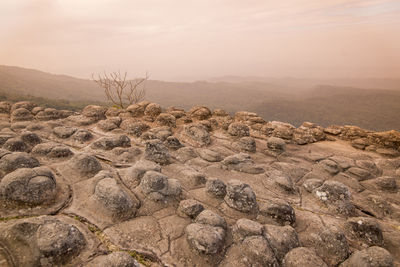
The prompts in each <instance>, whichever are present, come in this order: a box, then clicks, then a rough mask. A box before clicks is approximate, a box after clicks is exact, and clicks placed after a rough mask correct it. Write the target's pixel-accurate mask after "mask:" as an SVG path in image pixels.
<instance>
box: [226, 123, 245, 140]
mask: <svg viewBox="0 0 400 267" xmlns="http://www.w3.org/2000/svg"><path fill="white" fill-rule="evenodd" d="M228 133H229V134H230V135H232V136H236V137H244V136H249V135H250V128H249V126H247V125H246V124H244V123H241V122H234V123H231V125H229V127H228Z"/></svg>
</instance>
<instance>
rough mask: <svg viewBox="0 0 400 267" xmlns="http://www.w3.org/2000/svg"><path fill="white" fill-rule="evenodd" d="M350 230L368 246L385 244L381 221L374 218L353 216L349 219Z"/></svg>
mask: <svg viewBox="0 0 400 267" xmlns="http://www.w3.org/2000/svg"><path fill="white" fill-rule="evenodd" d="M347 225H348V227H349V229H350V231H351V232H352V233H353V235H354V236H356V238H359V239H361V240H362V242H364V243H366V244H367V245H368V246H383V234H382V229H381V227H380V225H379V223H378V222H377V221H376V220H375V219H372V218H366V217H352V218H349V219H348V220H347Z"/></svg>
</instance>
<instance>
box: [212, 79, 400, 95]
mask: <svg viewBox="0 0 400 267" xmlns="http://www.w3.org/2000/svg"><path fill="white" fill-rule="evenodd" d="M208 81H210V82H232V83H245V82H261V83H270V84H275V85H280V86H289V87H296V88H311V87H314V86H318V85H323V84H329V85H333V86H339V87H356V88H362V89H387V90H396V91H400V78H399V79H394V78H391V79H389V78H387V79H383V78H364V79H361V78H353V79H351V78H347V79H345V78H338V79H300V78H294V77H284V78H272V77H258V76H222V77H214V78H211V79H208Z"/></svg>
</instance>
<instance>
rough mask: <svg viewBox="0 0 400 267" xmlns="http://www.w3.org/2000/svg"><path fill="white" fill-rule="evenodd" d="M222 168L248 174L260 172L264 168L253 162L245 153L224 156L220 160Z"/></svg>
mask: <svg viewBox="0 0 400 267" xmlns="http://www.w3.org/2000/svg"><path fill="white" fill-rule="evenodd" d="M221 163H222V166H223V168H226V169H228V170H235V171H239V172H244V173H250V174H260V173H263V172H265V170H264V169H263V168H262V167H261V166H259V165H256V164H255V163H254V161H253V160H252V159H251V157H250V155H248V154H246V153H239V154H235V155H232V156H228V157H226V158H225V159H224V160H223V161H222V162H221Z"/></svg>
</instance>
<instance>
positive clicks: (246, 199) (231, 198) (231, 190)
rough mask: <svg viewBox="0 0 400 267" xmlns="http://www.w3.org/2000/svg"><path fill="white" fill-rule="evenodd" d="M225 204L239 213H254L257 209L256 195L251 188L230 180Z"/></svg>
mask: <svg viewBox="0 0 400 267" xmlns="http://www.w3.org/2000/svg"><path fill="white" fill-rule="evenodd" d="M225 202H226V204H227V205H228V206H229V207H231V208H233V209H236V210H238V211H241V212H254V211H256V210H257V208H258V206H257V200H256V195H255V194H254V192H253V190H252V189H251V187H250V186H249V185H248V184H245V183H243V182H241V181H239V180H230V181H229V182H228V183H227V187H226V196H225Z"/></svg>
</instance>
